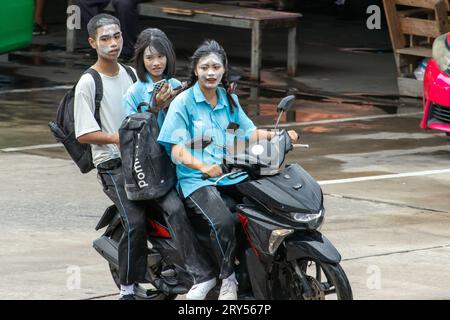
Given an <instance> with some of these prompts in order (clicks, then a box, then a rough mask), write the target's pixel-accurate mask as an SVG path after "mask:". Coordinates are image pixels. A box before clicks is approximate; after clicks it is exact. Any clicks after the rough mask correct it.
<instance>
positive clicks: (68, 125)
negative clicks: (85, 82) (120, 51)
mask: <svg viewBox="0 0 450 320" xmlns="http://www.w3.org/2000/svg"><path fill="white" fill-rule="evenodd" d="M121 65H122V66H123V67H124V68H125V70H126V71H127V73H128V75H129V76H130V78H131V79H132V80H133V82H136V80H137V79H136V76H135V74H134V72H133V70H132V69H131V68H130V67H128V66H126V65H124V64H121ZM84 73H89V74H90V75H91V76H92V78H93V79H94V82H95V113H94V117H95V120H96V121H97V123H98V125H99V126H100V128H101V127H102V122H101V119H100V105H101V101H102V98H103V83H102V78H101V77H100V74H99V73H98V72H97V71H96V70H94V69H92V68H89V69H88V70H86V71H85V72H84ZM76 85H77V84H75V85H74V86H73V87H72V89H70V90H69V91H68V92H67V93H66V94H65V95H64V97H63V98H62V99H61V101H60V103H59V106H58V109H57V111H56V120H55V121H50V122H49V123H48V126H49V127H50V131H51V132H52V133H53V136H54V137H55V139H56V141H58V142H61V143H62V144H63V145H64V147H65V148H66V150H67V152H68V153H69V155H70V157H71V158H72V160H73V161H74V162H75V163H76V164H77V166H78V167H79V168H80V171H81V173H88V172H89V171H91V170H92V169H94V163H93V162H92V152H91V146H90V145H89V144H86V143H80V142H79V141H78V140H77V138H76V137H75V120H74V97H75V87H76Z"/></svg>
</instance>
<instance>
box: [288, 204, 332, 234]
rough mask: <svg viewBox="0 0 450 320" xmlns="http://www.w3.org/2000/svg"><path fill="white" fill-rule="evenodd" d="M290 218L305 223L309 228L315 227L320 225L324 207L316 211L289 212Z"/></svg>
mask: <svg viewBox="0 0 450 320" xmlns="http://www.w3.org/2000/svg"><path fill="white" fill-rule="evenodd" d="M290 215H291V218H292V219H293V220H294V221H296V222H300V223H307V224H308V226H309V228H310V229H317V228H319V227H320V226H321V225H322V222H323V217H324V215H325V208H323V209H322V210H320V211H319V212H318V213H312V214H311V213H302V212H291V213H290Z"/></svg>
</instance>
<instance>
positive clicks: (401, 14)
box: [397, 8, 433, 17]
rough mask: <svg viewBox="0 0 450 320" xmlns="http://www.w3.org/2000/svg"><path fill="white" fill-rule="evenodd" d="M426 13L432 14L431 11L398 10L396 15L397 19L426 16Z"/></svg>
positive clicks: (419, 9) (417, 9) (421, 9)
mask: <svg viewBox="0 0 450 320" xmlns="http://www.w3.org/2000/svg"><path fill="white" fill-rule="evenodd" d="M428 12H431V13H433V11H432V10H430V9H424V8H414V9H407V10H399V11H397V15H398V16H399V17H411V16H418V15H422V14H427V13H428Z"/></svg>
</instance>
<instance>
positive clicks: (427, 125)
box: [420, 33, 450, 136]
mask: <svg viewBox="0 0 450 320" xmlns="http://www.w3.org/2000/svg"><path fill="white" fill-rule="evenodd" d="M420 127H421V128H422V129H434V130H439V131H443V132H445V133H446V134H447V136H450V33H447V34H443V35H441V36H440V37H438V38H436V40H435V41H434V43H433V54H432V58H431V59H430V60H429V61H428V64H427V68H426V70H425V76H424V79H423V117H422V121H421V123H420Z"/></svg>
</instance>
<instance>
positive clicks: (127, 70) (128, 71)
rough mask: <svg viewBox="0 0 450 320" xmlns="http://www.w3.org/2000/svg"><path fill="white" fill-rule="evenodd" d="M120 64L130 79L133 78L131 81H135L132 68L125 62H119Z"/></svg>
mask: <svg viewBox="0 0 450 320" xmlns="http://www.w3.org/2000/svg"><path fill="white" fill-rule="evenodd" d="M120 65H121V66H122V67H123V68H124V69H125V71H126V72H127V73H128V75H129V76H130V78H131V80H133V83H134V82H136V81H137V78H136V75H135V74H134V72H133V70H132V69H131V68H130V67H129V66H127V65H126V64H123V63H120Z"/></svg>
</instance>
